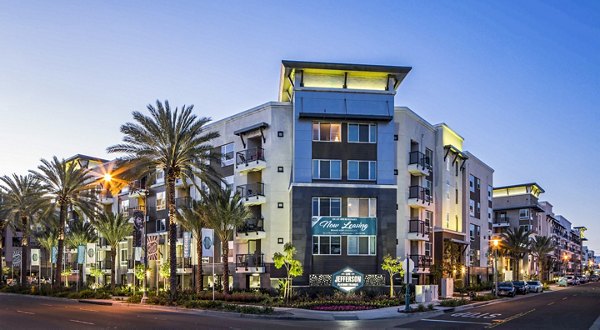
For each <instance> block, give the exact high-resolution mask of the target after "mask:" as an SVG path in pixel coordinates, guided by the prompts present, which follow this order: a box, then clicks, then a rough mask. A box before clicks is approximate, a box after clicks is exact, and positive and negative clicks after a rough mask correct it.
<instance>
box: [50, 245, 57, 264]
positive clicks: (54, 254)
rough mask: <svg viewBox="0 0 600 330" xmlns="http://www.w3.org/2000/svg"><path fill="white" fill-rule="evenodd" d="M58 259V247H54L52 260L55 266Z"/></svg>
mask: <svg viewBox="0 0 600 330" xmlns="http://www.w3.org/2000/svg"><path fill="white" fill-rule="evenodd" d="M57 258H58V246H53V247H52V253H51V255H50V259H51V260H52V263H53V264H56V259H57Z"/></svg>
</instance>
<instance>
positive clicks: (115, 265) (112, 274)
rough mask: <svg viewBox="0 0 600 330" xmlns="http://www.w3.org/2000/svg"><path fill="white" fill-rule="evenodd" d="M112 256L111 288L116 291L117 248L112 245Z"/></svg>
mask: <svg viewBox="0 0 600 330" xmlns="http://www.w3.org/2000/svg"><path fill="white" fill-rule="evenodd" d="M110 257H111V262H112V265H111V266H112V267H110V289H111V290H112V291H113V293H114V291H115V282H116V279H115V277H116V276H117V263H116V261H117V248H116V247H114V246H113V247H111V249H110Z"/></svg>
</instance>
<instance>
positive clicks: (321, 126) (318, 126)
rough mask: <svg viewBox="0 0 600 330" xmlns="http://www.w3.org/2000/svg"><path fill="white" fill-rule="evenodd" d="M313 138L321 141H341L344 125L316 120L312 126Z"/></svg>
mask: <svg viewBox="0 0 600 330" xmlns="http://www.w3.org/2000/svg"><path fill="white" fill-rule="evenodd" d="M312 139H313V141H319V142H341V141H342V125H341V124H339V123H338V124H336V123H321V122H314V123H313V127H312Z"/></svg>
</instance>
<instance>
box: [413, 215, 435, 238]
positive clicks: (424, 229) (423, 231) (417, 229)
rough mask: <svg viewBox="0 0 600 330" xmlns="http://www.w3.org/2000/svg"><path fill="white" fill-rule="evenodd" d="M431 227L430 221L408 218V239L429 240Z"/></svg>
mask: <svg viewBox="0 0 600 330" xmlns="http://www.w3.org/2000/svg"><path fill="white" fill-rule="evenodd" d="M430 231H431V227H430V226H429V223H428V222H425V221H423V220H419V219H411V220H408V239H409V240H411V241H429V232H430Z"/></svg>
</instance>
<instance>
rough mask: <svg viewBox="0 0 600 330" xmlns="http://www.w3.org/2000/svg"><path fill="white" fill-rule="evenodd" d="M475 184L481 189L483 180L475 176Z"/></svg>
mask: <svg viewBox="0 0 600 330" xmlns="http://www.w3.org/2000/svg"><path fill="white" fill-rule="evenodd" d="M475 186H476V187H477V190H480V191H481V180H480V179H479V178H475Z"/></svg>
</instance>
